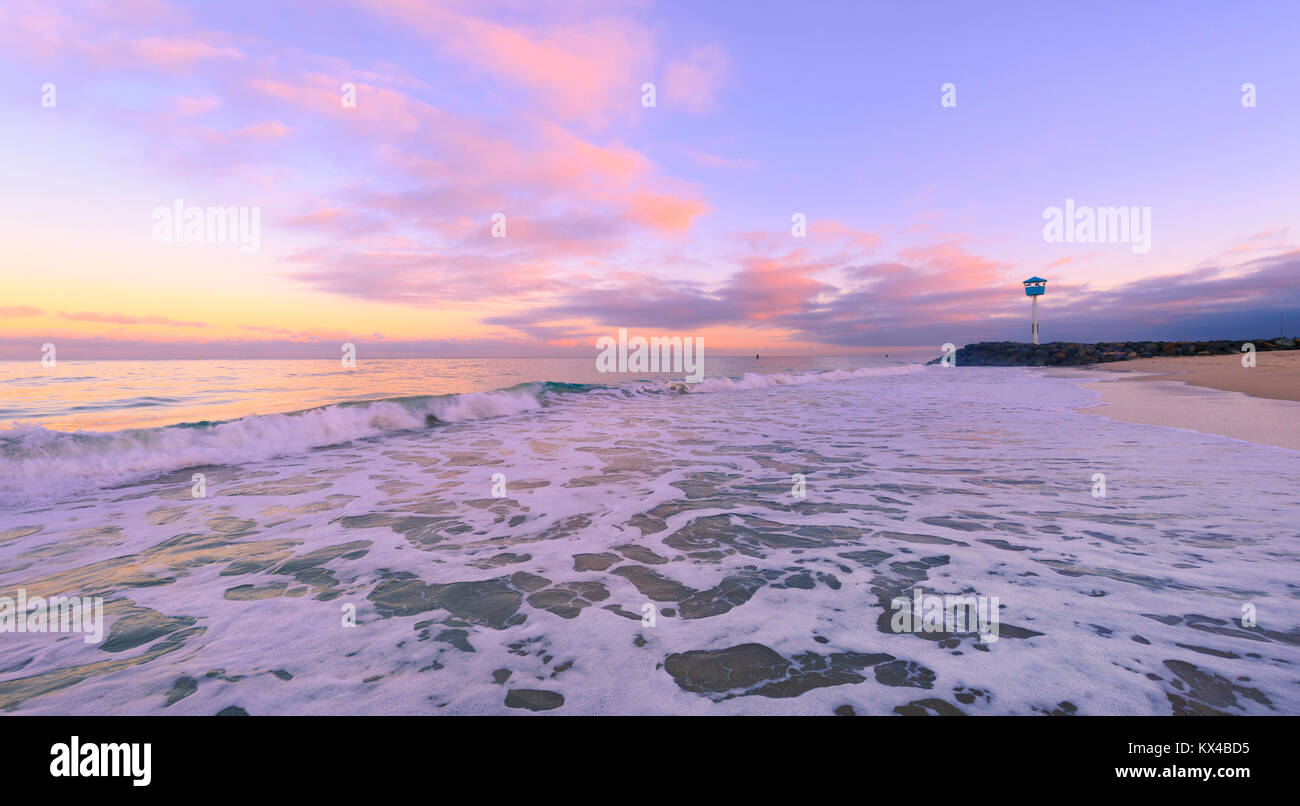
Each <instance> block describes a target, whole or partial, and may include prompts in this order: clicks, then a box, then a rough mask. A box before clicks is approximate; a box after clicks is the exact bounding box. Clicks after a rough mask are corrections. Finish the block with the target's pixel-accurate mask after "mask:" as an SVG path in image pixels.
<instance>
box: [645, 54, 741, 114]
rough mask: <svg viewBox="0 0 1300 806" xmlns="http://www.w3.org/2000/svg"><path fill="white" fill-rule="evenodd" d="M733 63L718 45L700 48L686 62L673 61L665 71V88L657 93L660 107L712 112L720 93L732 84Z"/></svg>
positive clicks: (663, 84) (663, 85)
mask: <svg viewBox="0 0 1300 806" xmlns="http://www.w3.org/2000/svg"><path fill="white" fill-rule="evenodd" d="M729 72H730V63H729V60H728V59H727V54H726V53H725V52H723V50H722V48H721V47H719V46H718V45H715V44H709V45H703V46H701V47H698V48H696V49H695V50H694V51H692V52H691V54H690V55H689V56H687V57H686V58H684V59H676V60H673V61H670V62H669V63H668V64H667V66H665V67H664V71H663V78H662V87H661V88H660V93H662V94H660V93H656V95H657V97H656V102H657V103H658V105H660V106H662V107H664V108H667V109H676V108H679V107H680V108H682V109H685V110H686V111H688V112H695V113H703V112H711V111H713V109H714V108H715V107H716V105H717V101H718V93H719V92H720V91H721V90H722V87H723V86H724V84H725V83H726V81H727V80H728V76H729Z"/></svg>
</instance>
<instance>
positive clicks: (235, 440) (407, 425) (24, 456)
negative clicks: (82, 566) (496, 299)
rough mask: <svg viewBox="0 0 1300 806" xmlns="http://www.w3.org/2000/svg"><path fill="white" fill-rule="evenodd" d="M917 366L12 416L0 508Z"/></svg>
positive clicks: (0, 453) (2, 441)
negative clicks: (370, 442) (629, 401)
mask: <svg viewBox="0 0 1300 806" xmlns="http://www.w3.org/2000/svg"><path fill="white" fill-rule="evenodd" d="M923 369H924V368H923V367H921V366H920V365H907V366H899V367H871V368H863V369H857V370H831V371H827V372H806V373H774V374H770V375H760V374H757V373H747V374H745V375H743V376H741V377H739V378H706V379H704V380H703V381H701V382H699V383H697V384H686V383H685V382H682V381H670V382H637V383H628V384H622V385H618V386H602V385H595V384H579V383H556V382H545V383H524V384H519V385H517V386H512V387H509V388H506V389H498V390H495V391H491V392H468V393H464V394H452V395H437V396H416V397H402V398H391V399H386V400H369V401H352V402H346V403H336V404H332V405H328V406H321V407H318V408H313V409H306V410H304V411H297V412H288V413H282V414H266V415H252V416H248V417H241V418H239V419H236V420H229V421H225V422H199V423H181V424H178V425H171V426H166V427H162V428H139V429H129V430H123V431H113V432H87V431H73V432H67V431H55V430H50V429H47V428H44V427H41V426H39V425H31V424H25V423H18V424H16V425H14V426H13V427H12V428H11V429H9V430H8V431H0V471H2V472H0V506H5V507H12V506H21V505H24V504H28V503H34V502H39V501H44V500H49V499H58V498H66V497H68V496H71V495H76V494H80V493H85V492H88V491H92V490H96V489H103V488H106V487H113V486H117V485H122V484H127V483H131V482H135V481H141V480H144V479H148V478H150V477H153V476H158V475H161V474H164V473H169V472H172V471H177V470H181V469H184V468H191V467H201V466H210V465H237V464H244V463H247V462H256V461H261V460H264V459H271V458H274V457H279V456H290V455H294V454H300V453H305V452H307V451H310V450H312V449H314V448H322V447H326V446H330V445H339V444H344V443H347V442H351V441H353V440H364V439H374V438H377V437H383V436H385V435H389V434H396V433H401V432H410V431H416V430H421V429H430V428H437V427H439V426H442V425H446V424H453V423H461V422H468V421H474V420H486V419H491V418H495V417H508V416H512V415H518V414H523V413H526V412H531V411H536V410H539V409H542V408H545V407H547V406H553V405H560V404H562V403H563V402H564V401H565V400H566V399H569V400H572V399H575V398H578V397H586V396H590V395H594V396H597V397H599V396H607V395H612V396H617V397H634V396H641V395H661V394H670V393H681V394H708V393H718V392H733V391H740V390H749V389H765V388H771V387H778V386H796V385H802V384H807V383H817V382H828V381H845V380H855V379H860V378H867V377H872V376H878V375H898V374H909V373H912V372H917V371H921V370H923Z"/></svg>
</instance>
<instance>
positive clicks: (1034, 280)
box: [1025, 277, 1047, 283]
mask: <svg viewBox="0 0 1300 806" xmlns="http://www.w3.org/2000/svg"><path fill="white" fill-rule="evenodd" d="M1025 282H1026V283H1045V282H1047V281H1046V280H1044V279H1043V278H1042V277H1030V278H1029V279H1028V280H1025Z"/></svg>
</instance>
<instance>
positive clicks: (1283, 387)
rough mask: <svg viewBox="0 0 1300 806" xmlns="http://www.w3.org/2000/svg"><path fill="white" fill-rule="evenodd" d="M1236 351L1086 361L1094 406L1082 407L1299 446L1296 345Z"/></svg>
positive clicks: (1113, 415)
mask: <svg viewBox="0 0 1300 806" xmlns="http://www.w3.org/2000/svg"><path fill="white" fill-rule="evenodd" d="M1255 362H1256V365H1255V366H1254V367H1245V366H1242V359H1241V356H1235V355H1217V356H1195V357H1185V358H1145V359H1139V360H1136V361H1126V362H1124V363H1122V364H1108V365H1105V366H1096V367H1089V368H1087V369H1084V370H1081V371H1079V372H1077V373H1074V374H1075V375H1076V376H1077V377H1080V378H1085V379H1086V378H1089V377H1095V376H1101V378H1099V379H1098V380H1103V379H1104V382H1100V383H1097V382H1092V383H1088V384H1087V388H1088V389H1091V390H1093V391H1095V392H1097V393H1098V394H1100V395H1101V400H1102V402H1101V404H1099V405H1097V406H1094V407H1090V408H1087V409H1084V410H1083V411H1085V412H1086V413H1089V414H1100V415H1104V416H1106V417H1110V418H1112V419H1115V420H1123V421H1125V422H1132V423H1145V424H1148V425H1163V426H1170V427H1173V428H1186V429H1189V430H1192V431H1199V432H1201V433H1205V434H1217V435H1219V436H1225V437H1230V438H1232V439H1240V440H1243V441H1246V442H1254V443H1257V444H1260V445H1274V446H1277V447H1281V448H1289V449H1291V450H1300V402H1298V401H1300V351H1286V352H1282V351H1278V352H1268V353H1258V354H1256V356H1255Z"/></svg>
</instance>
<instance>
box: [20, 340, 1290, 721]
mask: <svg viewBox="0 0 1300 806" xmlns="http://www.w3.org/2000/svg"><path fill="white" fill-rule="evenodd" d="M925 357H926V358H928V357H930V356H925ZM549 361H550V362H551V363H547V364H540V363H539V362H537V361H535V360H527V361H525V360H519V361H509V360H504V359H485V360H482V361H391V362H384V361H374V362H359V366H358V368H357V369H355V370H351V371H341V368H339V367H338V364H337V362H330V363H331V364H332V366H331V365H327V362H310V361H285V362H221V361H202V362H140V363H126V362H60V363H59V365H58V369H57V372H58V375H57V376H55V377H53V378H52V377H50V376H49V375H41V374H40V373H41V372H42V371H43V370H42V368H40V367H39V365H38V364H37V363H36V362H26V363H24V364H22V365H18V364H14V363H9V364H5V365H3V367H2V369H0V372H2V373H3V374H0V389H3V390H4V395H3V398H0V408H3V412H0V419H2V420H7V421H22V422H21V424H18V425H13V426H11V427H10V428H9V429H8V430H0V597H5V596H7V597H15V595H16V593H15V592H16V591H19V590H20V589H21V591H22V592H23V594H24V596H25V597H27V600H28V601H30V600H31V598H32V597H51V596H55V595H60V596H82V597H102V599H103V602H104V604H103V607H104V611H103V612H104V617H105V620H106V621H107V628H106V629H105V631H104V636H103V640H102V641H99V642H95V643H91V642H87V641H84V640H82V638H81V637H79V636H76V635H68V634H58V633H51V632H11V633H8V634H5V635H3V638H2V639H0V709H5V710H8V711H15V712H18V713H77V714H92V713H103V714H162V713H180V714H216V713H218V712H223V711H224V712H227V713H231V712H236V713H237V712H241V711H242V712H246V713H250V714H315V713H357V714H387V713H413V714H426V713H456V714H480V713H526V712H531V711H538V712H549V713H559V714H709V713H718V714H747V713H781V714H785V713H789V714H832V713H850V712H851V713H858V714H893V713H955V712H962V713H971V714H1033V713H1059V714H1169V713H1246V714H1266V713H1297V712H1300V690H1298V689H1297V683H1296V676H1295V669H1296V668H1297V664H1298V663H1300V630H1298V629H1297V624H1300V582H1297V580H1300V573H1298V571H1300V524H1298V521H1297V518H1296V511H1297V508H1296V504H1295V497H1294V493H1295V482H1294V480H1295V478H1296V477H1297V474H1298V471H1300V454H1298V453H1297V452H1295V451H1289V450H1285V449H1282V448H1275V447H1268V446H1261V445H1255V444H1250V443H1245V442H1238V441H1234V440H1230V439H1226V438H1222V437H1216V436H1210V435H1205V434H1199V433H1196V432H1191V431H1183V430H1177V429H1170V428H1163V427H1159V426H1148V425H1139V424H1133V423H1124V422H1117V421H1111V420H1108V419H1106V418H1101V417H1096V416H1092V415H1088V414H1083V413H1080V412H1079V411H1078V410H1079V409H1080V408H1082V407H1085V406H1088V405H1091V404H1093V403H1095V402H1096V394H1095V393H1094V392H1092V391H1090V390H1088V389H1087V388H1085V387H1083V386H1081V385H1080V384H1079V383H1078V382H1077V380H1076V379H1071V378H1065V377H1056V376H1053V375H1048V374H1046V373H1043V372H1040V371H1035V370H1029V369H1007V368H965V367H959V368H955V369H954V368H945V367H939V366H924V365H922V364H921V363H920V361H919V360H917V359H916V358H913V357H899V356H895V357H894V358H891V359H884V358H883V357H879V358H870V359H847V358H835V359H776V358H773V359H768V358H763V359H761V360H760V361H759V362H758V366H755V364H754V361H753V359H752V358H748V359H714V358H709V359H708V360H707V363H706V368H707V374H708V375H709V376H710V377H708V378H707V379H706V380H705V381H703V382H702V383H700V384H698V385H695V386H689V387H688V386H684V385H682V384H681V383H680V382H678V381H675V380H673V379H672V378H671V377H669V376H664V377H637V376H611V375H599V374H597V373H595V372H594V369H593V368H592V362H591V361H590V360H576V359H575V360H568V359H552V360H549ZM254 412H257V414H254ZM76 429H80V430H76ZM926 596H930V597H933V596H938V597H963V598H972V599H978V600H979V601H980V602H981V603H984V604H990V603H991V613H993V614H995V615H996V618H995V624H994V627H993V629H992V630H987V629H985V630H974V629H970V628H962V627H961V625H960V624H956V625H954V624H952V623H947V624H943V625H942V626H943V627H944V628H943V629H921V628H920V627H919V626H917V625H919V623H920V622H921V620H922V619H921V618H920V616H921V611H920V609H919V606H918V610H917V611H916V615H917V616H918V618H917V622H916V624H914V625H912V627H911V628H908V629H904V630H900V629H898V623H899V622H898V617H899V615H900V614H902V613H903V612H905V609H904V608H902V607H901V606H900V604H899V602H900V601H907V602H910V601H913V600H916V601H920V599H922V598H924V597H926ZM10 615H11V619H10V622H11V623H12V622H13V619H12V615H13V614H12V612H11V613H10ZM3 616H4V611H3V609H2V605H0V629H2V628H3V627H4V624H5V621H4V618H3ZM950 628H951V629H950ZM990 632H991V634H990Z"/></svg>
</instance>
